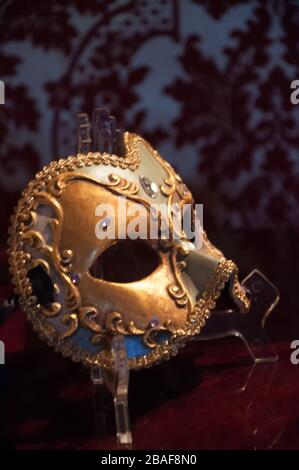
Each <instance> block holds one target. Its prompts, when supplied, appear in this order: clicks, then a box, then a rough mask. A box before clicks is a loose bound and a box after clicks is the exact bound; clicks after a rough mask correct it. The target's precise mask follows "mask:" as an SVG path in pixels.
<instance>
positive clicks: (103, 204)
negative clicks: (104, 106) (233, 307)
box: [9, 133, 249, 369]
mask: <svg viewBox="0 0 299 470" xmlns="http://www.w3.org/2000/svg"><path fill="white" fill-rule="evenodd" d="M120 203H121V204H122V209H125V210H121V209H120ZM153 203H155V204H154V206H156V207H159V206H161V207H162V206H163V207H166V211H164V212H163V214H162V213H160V211H159V209H155V210H152V209H151V207H152V206H153ZM186 204H191V205H192V204H193V199H192V195H191V193H190V191H189V190H188V188H187V187H186V185H185V184H184V183H183V182H182V180H181V178H180V176H179V175H178V174H176V172H175V171H174V169H173V168H172V167H171V166H170V165H169V164H168V163H167V162H166V161H164V160H163V159H162V158H161V156H160V155H159V154H158V152H157V151H155V150H154V149H153V148H152V147H151V146H150V145H149V144H148V143H147V142H146V141H145V140H144V139H142V138H141V137H139V136H137V135H135V134H130V133H125V134H124V135H123V150H122V154H121V155H113V154H108V153H96V152H94V153H88V154H78V155H76V156H70V157H68V158H66V159H61V160H58V161H53V162H52V163H50V164H49V165H48V166H46V167H45V168H43V169H42V171H40V172H39V173H38V174H37V175H36V178H35V179H34V180H33V181H31V182H30V183H29V185H28V187H27V189H26V190H25V191H24V192H23V193H22V197H21V199H20V200H19V202H18V205H17V207H16V209H15V214H14V216H13V217H12V224H11V227H10V238H9V245H10V256H9V262H10V266H11V267H10V270H11V273H12V279H13V283H14V285H15V291H16V293H17V294H18V295H19V299H20V304H21V306H22V308H23V309H24V310H25V312H26V314H27V316H28V318H29V320H30V321H31V322H32V323H33V326H34V329H35V330H36V331H37V332H38V333H39V335H40V336H41V337H42V338H43V339H44V340H46V341H47V343H48V344H49V345H50V346H53V347H54V348H55V349H56V350H57V351H60V352H62V354H63V355H65V356H70V357H71V358H72V359H73V360H74V361H79V362H82V363H83V364H84V365H86V366H89V367H93V368H96V367H104V368H108V369H109V368H112V367H113V358H112V354H111V342H112V339H113V336H114V335H116V334H121V335H123V337H124V340H125V345H126V348H127V355H128V358H129V367H130V368H131V369H137V368H141V367H147V366H151V365H153V364H155V363H157V362H159V361H161V360H163V359H167V358H169V357H170V356H171V355H174V354H175V353H176V352H177V351H178V349H179V348H180V347H181V346H183V345H184V344H185V342H186V340H188V339H191V338H193V337H194V336H195V335H197V334H199V333H200V331H201V329H202V328H203V327H204V325H205V322H206V321H207V319H208V317H209V315H210V313H211V311H212V310H213V309H214V308H215V305H216V301H217V299H218V298H219V296H220V294H221V291H222V290H223V289H224V287H225V286H227V288H228V291H229V293H230V296H231V298H232V300H233V301H234V302H235V303H236V304H237V306H238V308H240V310H241V311H246V310H247V309H248V307H249V299H248V298H247V296H246V292H245V291H244V289H243V287H242V286H241V284H240V283H239V282H238V279H237V267H236V265H235V264H234V263H233V262H232V261H229V260H226V258H225V257H224V255H223V254H222V253H221V252H220V251H219V250H218V249H217V248H215V247H214V246H213V245H212V243H211V242H210V241H209V240H208V238H207V236H206V234H205V232H204V231H202V245H201V246H200V247H197V246H196V245H195V243H194V240H190V237H189V238H188V236H186V234H185V232H184V230H181V232H180V229H177V228H175V227H174V224H173V220H172V219H171V214H172V212H171V211H172V208H173V207H177V208H179V209H182V208H183V207H184V206H185V205H186ZM99 205H100V206H99ZM99 207H100V209H101V208H104V209H105V208H108V207H109V208H110V209H111V208H112V209H113V212H112V215H111V213H110V212H109V211H108V210H107V211H106V213H105V211H104V210H103V211H100V209H99ZM136 208H137V209H138V208H140V216H139V219H138V220H139V225H140V224H141V223H142V222H143V224H144V226H145V227H146V236H143V237H138V236H136V237H135V238H134V237H133V239H132V237H128V236H127V233H128V231H127V229H128V228H129V226H130V225H132V223H134V220H135V219H134V217H135V216H136ZM141 209H142V211H141ZM100 212H101V213H100ZM193 215H194V214H193ZM194 217H195V222H196V220H197V219H196V216H194ZM165 219H166V220H165ZM151 220H156V221H157V220H158V223H157V226H158V230H157V236H153V234H152V232H151V230H150V223H151ZM163 221H164V222H169V224H168V227H169V231H168V236H167V237H166V236H165V232H164V231H163V223H162V222H163ZM164 226H165V225H164ZM195 227H197V225H196V223H195ZM198 227H199V226H198ZM198 230H200V228H198ZM178 231H179V232H180V234H179V235H180V236H179V237H178V236H175V235H177V233H175V232H178ZM137 232H138V231H136V233H137ZM108 234H109V236H108ZM99 235H100V236H99ZM105 235H106V236H105Z"/></svg>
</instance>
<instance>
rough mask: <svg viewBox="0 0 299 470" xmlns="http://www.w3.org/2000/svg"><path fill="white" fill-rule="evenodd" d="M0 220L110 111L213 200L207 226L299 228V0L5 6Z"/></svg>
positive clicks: (0, 32) (1, 15) (123, 0)
mask: <svg viewBox="0 0 299 470" xmlns="http://www.w3.org/2000/svg"><path fill="white" fill-rule="evenodd" d="M0 38H1V39H0V79H1V80H3V81H4V83H5V92H6V102H5V105H1V106H0V162H1V164H0V186H1V194H0V197H1V201H2V202H1V217H0V224H1V228H2V229H4V228H5V227H6V226H7V224H8V217H9V214H10V212H11V210H12V207H13V204H14V203H15V201H16V199H17V197H18V196H19V194H20V192H21V190H22V189H23V187H24V185H25V184H26V183H27V181H28V180H29V179H30V178H31V177H32V176H33V175H34V174H35V172H37V171H38V170H39V169H40V167H41V166H42V165H44V164H46V163H48V162H49V161H50V160H52V159H55V158H58V157H62V156H67V155H69V154H72V153H74V152H75V151H76V134H75V132H76V131H75V126H76V124H75V116H76V113H77V112H80V111H87V112H89V113H91V111H92V109H93V108H94V107H100V106H106V107H109V108H110V110H111V112H112V113H113V114H114V115H115V116H116V117H117V119H118V123H119V125H120V126H121V127H122V128H123V129H127V130H131V131H134V132H137V133H140V134H142V135H143V136H145V137H146V138H147V139H149V140H150V142H151V143H152V144H153V145H154V146H157V147H158V149H159V150H160V152H161V153H162V155H163V156H164V157H165V158H166V159H168V160H169V161H170V162H171V163H172V164H173V165H174V166H175V167H176V169H177V170H178V172H180V173H181V174H182V175H183V176H184V178H185V179H186V181H187V183H188V184H189V186H190V187H191V189H192V190H193V192H194V194H195V196H196V200H197V201H198V202H203V203H204V221H205V223H206V224H207V225H208V227H214V226H215V227H222V226H230V227H250V228H252V227H277V226H279V227H281V226H290V225H298V224H299V184H298V183H299V178H298V170H299V105H298V107H297V106H294V105H292V104H291V102H290V83H291V81H292V80H294V79H296V78H297V79H299V66H298V63H299V2H298V1H295V0H268V1H267V0H264V1H258V0H252V1H245V0H235V1H225V0H217V1H212V0H211V1H209V0H136V1H127V0H113V1H104V0H98V1H97V0H84V1H80V0H73V1H71V0H64V1H44V2H40V1H28V2H20V1H14V0H4V1H2V2H0Z"/></svg>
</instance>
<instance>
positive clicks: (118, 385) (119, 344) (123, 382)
mask: <svg viewBox="0 0 299 470" xmlns="http://www.w3.org/2000/svg"><path fill="white" fill-rule="evenodd" d="M111 352H112V356H113V362H114V370H113V371H108V370H102V369H91V372H90V377H91V381H92V383H93V385H94V386H95V387H96V389H98V391H99V395H100V397H103V395H104V393H105V391H104V390H103V387H105V386H106V388H107V389H108V390H109V392H110V393H111V395H112V397H113V403H114V414H115V424H116V437H117V442H118V443H119V444H121V445H130V444H132V434H131V428H130V419H129V409H128V387H129V376H130V370H129V364H128V357H127V350H126V347H125V341H124V337H123V336H122V335H116V336H114V337H113V340H112V345H111ZM95 405H96V406H95V408H96V411H97V408H98V406H97V405H98V404H95ZM99 405H103V400H102V402H101V403H99ZM101 422H102V423H103V422H105V417H104V419H102V420H101ZM103 427H105V426H103ZM103 427H102V428H103Z"/></svg>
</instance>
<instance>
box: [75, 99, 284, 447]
mask: <svg viewBox="0 0 299 470" xmlns="http://www.w3.org/2000/svg"><path fill="white" fill-rule="evenodd" d="M77 123H78V153H88V152H90V151H97V152H108V153H116V154H119V150H120V148H121V144H120V142H121V140H120V137H121V132H120V131H119V130H118V129H116V122H115V118H114V117H113V116H111V115H110V113H109V111H107V110H105V109H101V108H98V109H94V111H93V115H92V123H91V126H90V123H89V117H88V115H87V114H86V113H82V114H79V115H78V118H77ZM90 127H91V129H92V138H91V129H90ZM242 284H243V285H244V287H245V288H246V289H247V291H248V293H249V295H250V298H251V306H250V310H249V312H247V313H245V314H244V313H241V312H240V311H238V310H231V309H230V310H221V311H215V312H213V313H212V315H211V317H210V318H209V320H208V321H207V323H206V325H205V327H204V329H203V332H202V333H201V334H200V335H198V336H196V337H195V338H194V340H195V341H204V340H211V339H217V338H224V337H228V336H236V337H239V338H240V339H241V340H242V341H243V343H244V345H245V346H246V348H247V350H248V352H249V354H250V356H251V358H252V359H253V361H254V364H255V365H256V364H259V363H273V362H276V361H278V355H277V353H276V352H275V350H274V348H273V346H272V343H271V341H270V339H269V337H268V335H267V333H266V331H265V329H264V326H265V322H266V319H267V317H268V315H269V314H270V313H271V311H272V310H273V308H274V307H275V305H276V304H277V302H278V300H279V294H278V291H277V289H276V288H275V286H274V285H273V284H271V282H270V281H269V280H268V279H267V278H266V277H265V276H264V275H263V274H262V273H261V272H259V271H258V270H256V269H255V270H253V271H252V272H251V273H250V274H249V275H248V276H247V277H246V278H245V279H244V280H243V282H242ZM111 353H112V356H113V359H114V361H113V362H114V364H115V368H114V370H113V371H106V370H101V369H91V381H92V383H93V385H94V397H95V400H94V408H95V416H96V417H97V418H98V419H97V420H96V421H97V422H98V424H99V423H100V426H99V428H100V430H101V432H102V433H103V432H105V431H106V430H107V428H108V427H109V426H108V424H107V423H109V417H107V416H106V411H107V410H105V399H104V397H105V393H106V390H108V391H109V393H110V394H111V395H112V397H113V402H114V412H115V424H116V436H117V442H118V443H119V444H120V445H122V446H130V445H131V444H132V433H131V428H130V420H129V409H128V387H129V376H130V371H129V366H128V357H127V350H126V347H125V341H124V337H123V336H122V335H115V336H114V337H113V340H112V346H111ZM108 412H109V410H108Z"/></svg>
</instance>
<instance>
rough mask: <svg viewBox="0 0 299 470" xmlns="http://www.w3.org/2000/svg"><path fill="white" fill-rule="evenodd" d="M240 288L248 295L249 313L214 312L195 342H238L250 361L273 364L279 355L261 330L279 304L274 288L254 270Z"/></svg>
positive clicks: (277, 294)
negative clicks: (227, 339) (229, 338)
mask: <svg viewBox="0 0 299 470" xmlns="http://www.w3.org/2000/svg"><path fill="white" fill-rule="evenodd" d="M242 284H243V285H244V286H245V287H246V289H247V290H248V291H249V292H250V296H251V305H250V309H249V312H247V313H244V314H243V313H240V312H239V311H234V310H224V311H216V312H214V313H212V315H211V317H210V318H209V320H208V321H207V323H206V326H205V327H204V329H203V331H202V333H201V334H200V335H199V336H197V337H196V338H195V340H197V341H204V340H209V339H215V338H225V337H227V336H237V337H239V338H241V340H242V341H243V342H244V344H245V346H246V347H247V349H248V352H249V354H250V355H251V357H252V359H253V361H254V362H255V363H256V364H258V363H261V362H276V361H277V360H278V355H277V353H276V351H275V350H274V348H273V346H272V343H271V341H270V339H269V337H268V335H267V333H266V331H265V329H264V325H265V322H266V319H267V317H268V315H269V314H270V313H271V311H272V310H273V308H274V307H275V305H276V304H277V302H278V300H279V293H278V291H277V289H276V287H275V286H274V285H273V284H272V283H271V282H270V281H269V280H268V279H267V278H266V277H265V276H264V275H263V274H262V273H261V272H260V271H258V270H257V269H254V270H253V271H252V272H251V273H250V274H249V275H248V276H247V277H246V278H245V279H244V280H243V281H242Z"/></svg>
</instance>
